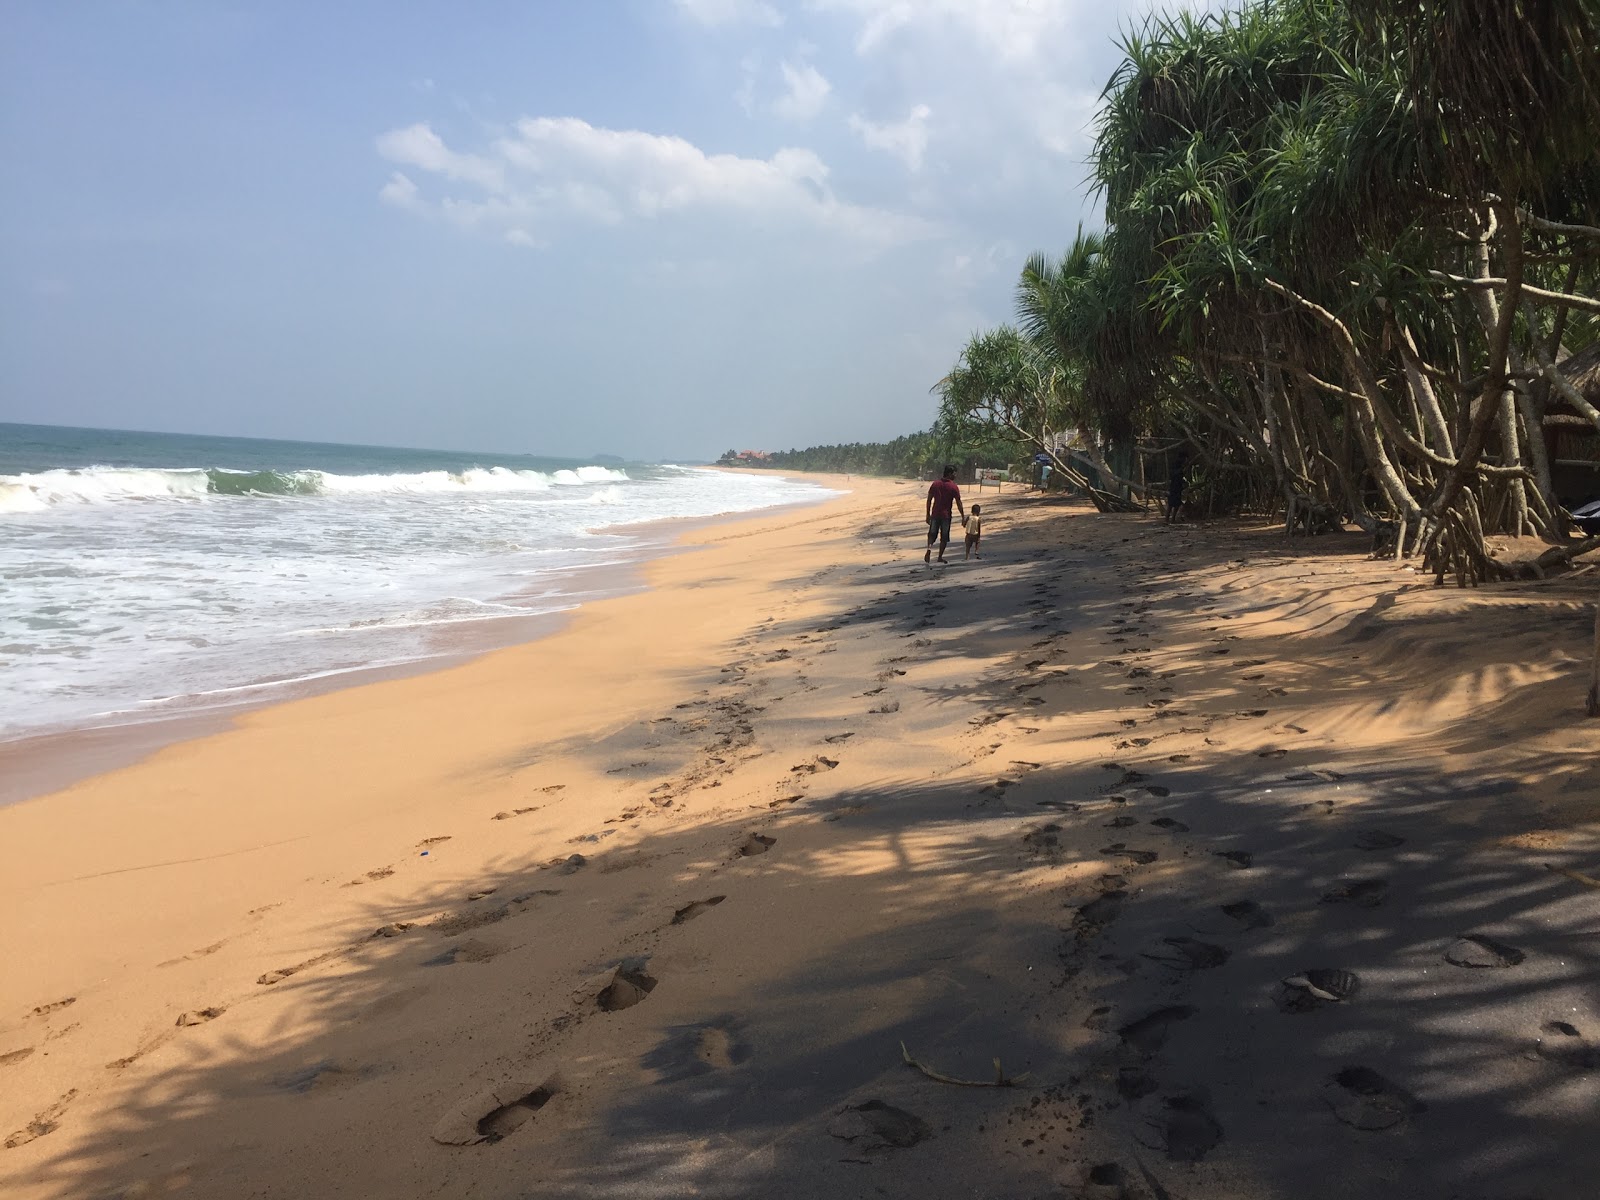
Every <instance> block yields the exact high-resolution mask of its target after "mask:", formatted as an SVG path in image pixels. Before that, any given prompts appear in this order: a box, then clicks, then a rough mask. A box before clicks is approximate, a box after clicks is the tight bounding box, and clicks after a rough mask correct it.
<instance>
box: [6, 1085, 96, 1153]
mask: <svg viewBox="0 0 1600 1200" xmlns="http://www.w3.org/2000/svg"><path fill="white" fill-rule="evenodd" d="M77 1095H78V1089H77V1088H73V1089H71V1090H70V1091H68V1092H67V1093H66V1094H65V1095H63V1096H62V1097H61V1098H60V1099H59V1100H57V1101H56V1102H55V1103H54V1104H52V1105H50V1106H49V1107H47V1108H42V1109H40V1110H39V1111H38V1112H37V1113H35V1114H34V1118H33V1120H31V1121H29V1122H28V1123H27V1124H26V1125H24V1126H23V1127H22V1128H21V1129H19V1130H17V1131H16V1132H15V1133H13V1134H12V1135H11V1136H10V1137H8V1138H7V1139H6V1142H5V1145H6V1149H7V1150H15V1149H16V1148H17V1147H18V1146H26V1145H27V1144H28V1143H29V1142H31V1141H33V1140H35V1139H36V1138H42V1137H43V1136H44V1135H45V1134H47V1133H54V1132H55V1131H56V1129H57V1128H59V1127H60V1125H61V1114H62V1113H64V1112H66V1111H67V1105H69V1104H71V1103H72V1101H73V1099H74V1098H75V1097H76V1096H77Z"/></svg>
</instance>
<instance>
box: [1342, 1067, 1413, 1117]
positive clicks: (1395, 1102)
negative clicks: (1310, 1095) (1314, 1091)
mask: <svg viewBox="0 0 1600 1200" xmlns="http://www.w3.org/2000/svg"><path fill="white" fill-rule="evenodd" d="M1323 1099H1325V1100H1326V1101H1327V1102H1328V1106H1329V1107H1330V1108H1332V1109H1333V1115H1334V1116H1335V1117H1337V1118H1339V1120H1341V1121H1343V1122H1344V1123H1345V1124H1346V1125H1349V1126H1350V1127H1351V1128H1353V1129H1361V1130H1365V1131H1368V1132H1372V1131H1376V1130H1379V1129H1389V1128H1392V1127H1393V1126H1395V1125H1398V1124H1400V1123H1401V1122H1402V1121H1404V1120H1406V1119H1407V1118H1408V1117H1410V1116H1411V1115H1412V1114H1413V1113H1419V1112H1425V1111H1427V1106H1426V1105H1425V1104H1423V1103H1422V1102H1421V1101H1419V1100H1418V1099H1417V1098H1416V1097H1415V1096H1413V1095H1412V1094H1411V1093H1410V1092H1408V1091H1406V1090H1405V1089H1404V1088H1402V1087H1400V1086H1399V1085H1398V1084H1395V1083H1391V1082H1390V1081H1389V1080H1387V1079H1385V1078H1384V1077H1383V1076H1382V1075H1380V1074H1378V1072H1376V1071H1374V1070H1373V1069H1372V1068H1370V1067H1346V1068H1345V1069H1344V1070H1342V1071H1340V1072H1339V1073H1338V1074H1337V1075H1335V1076H1334V1077H1333V1078H1332V1079H1331V1080H1329V1081H1328V1083H1327V1085H1326V1086H1325V1087H1324V1088H1323Z"/></svg>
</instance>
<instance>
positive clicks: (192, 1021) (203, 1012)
mask: <svg viewBox="0 0 1600 1200" xmlns="http://www.w3.org/2000/svg"><path fill="white" fill-rule="evenodd" d="M227 1011H228V1010H227V1009H225V1008H197V1009H195V1010H193V1011H192V1012H186V1013H180V1014H179V1016H178V1020H177V1022H176V1024H177V1026H178V1028H179V1029H186V1028H188V1027H189V1026H191V1025H204V1024H205V1023H206V1022H207V1021H215V1020H216V1019H217V1018H218V1017H220V1016H221V1015H222V1014H223V1013H225V1012H227Z"/></svg>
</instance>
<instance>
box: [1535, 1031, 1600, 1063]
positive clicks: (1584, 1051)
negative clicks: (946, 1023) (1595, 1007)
mask: <svg viewBox="0 0 1600 1200" xmlns="http://www.w3.org/2000/svg"><path fill="white" fill-rule="evenodd" d="M1540 1032H1541V1033H1542V1034H1543V1036H1542V1037H1540V1038H1538V1039H1537V1040H1536V1041H1535V1042H1534V1044H1533V1056H1534V1057H1536V1058H1542V1059H1544V1060H1546V1061H1547V1062H1553V1063H1556V1064H1558V1065H1560V1066H1563V1067H1568V1068H1571V1069H1573V1070H1577V1071H1593V1070H1595V1069H1597V1068H1600V1046H1596V1045H1595V1044H1594V1043H1592V1042H1590V1041H1589V1039H1588V1038H1586V1037H1584V1036H1583V1033H1582V1031H1581V1030H1579V1028H1578V1027H1577V1026H1576V1025H1574V1024H1572V1023H1571V1022H1570V1021H1546V1022H1545V1023H1544V1026H1543V1028H1542V1029H1541V1031H1540Z"/></svg>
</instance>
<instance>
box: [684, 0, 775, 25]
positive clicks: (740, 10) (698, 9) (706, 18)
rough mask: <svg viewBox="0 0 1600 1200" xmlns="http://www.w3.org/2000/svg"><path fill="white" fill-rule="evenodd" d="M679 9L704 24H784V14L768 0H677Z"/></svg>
mask: <svg viewBox="0 0 1600 1200" xmlns="http://www.w3.org/2000/svg"><path fill="white" fill-rule="evenodd" d="M675 3H676V4H677V6H678V11H679V12H681V13H683V14H684V16H686V17H688V18H689V19H690V20H692V21H698V22H699V23H700V24H702V25H766V26H771V27H776V26H779V25H782V24H783V14H782V13H780V12H779V11H778V10H777V9H776V8H774V7H773V6H772V5H771V4H769V3H767V0H675Z"/></svg>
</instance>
